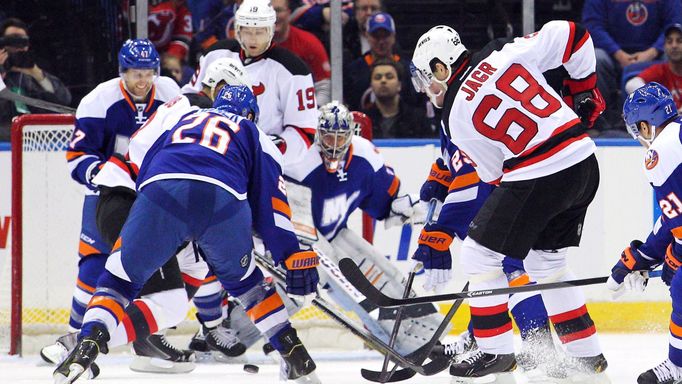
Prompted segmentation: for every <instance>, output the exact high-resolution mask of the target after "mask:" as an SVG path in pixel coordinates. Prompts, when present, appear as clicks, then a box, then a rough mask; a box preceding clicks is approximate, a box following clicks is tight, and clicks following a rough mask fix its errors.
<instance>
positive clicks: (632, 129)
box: [625, 122, 656, 148]
mask: <svg viewBox="0 0 682 384" xmlns="http://www.w3.org/2000/svg"><path fill="white" fill-rule="evenodd" d="M649 127H650V128H649V130H650V131H651V138H650V139H646V138H644V136H642V134H641V133H640V132H639V128H638V127H637V123H635V124H628V123H627V122H626V123H625V128H626V129H627V131H628V133H629V134H630V136H632V138H633V139H635V140H638V141H641V142H644V143H646V147H647V148H648V147H649V146H651V143H653V142H654V139H655V138H656V127H655V126H653V125H649Z"/></svg>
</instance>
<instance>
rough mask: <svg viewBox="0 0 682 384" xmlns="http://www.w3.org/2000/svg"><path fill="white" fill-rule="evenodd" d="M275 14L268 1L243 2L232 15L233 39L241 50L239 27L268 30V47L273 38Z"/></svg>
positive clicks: (249, 0)
mask: <svg viewBox="0 0 682 384" xmlns="http://www.w3.org/2000/svg"><path fill="white" fill-rule="evenodd" d="M276 21H277V13H276V12H275V9H274V8H273V7H272V4H270V0H244V2H242V4H241V5H240V6H239V9H237V12H235V15H234V25H235V27H234V29H235V37H236V38H237V41H239V44H240V45H241V46H242V48H243V49H246V48H245V47H244V43H242V41H241V38H240V34H239V30H240V29H241V27H263V28H267V29H268V36H269V39H268V46H269V45H270V43H271V42H272V38H273V36H275V22H276Z"/></svg>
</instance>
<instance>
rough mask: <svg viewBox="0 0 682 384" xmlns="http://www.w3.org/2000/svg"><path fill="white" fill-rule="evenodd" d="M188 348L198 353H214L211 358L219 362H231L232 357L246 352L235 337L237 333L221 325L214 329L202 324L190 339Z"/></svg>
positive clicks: (244, 347)
mask: <svg viewBox="0 0 682 384" xmlns="http://www.w3.org/2000/svg"><path fill="white" fill-rule="evenodd" d="M189 348H190V349H192V350H194V351H198V352H211V351H212V352H216V353H214V354H213V357H214V358H215V359H216V360H218V361H221V362H233V360H234V359H233V358H234V357H237V356H241V355H243V354H244V352H246V346H245V345H244V344H242V343H241V341H240V340H239V337H237V332H236V331H235V330H233V329H230V328H226V327H224V326H223V325H222V324H221V325H219V326H217V327H214V328H208V327H206V326H204V325H203V324H202V326H201V328H199V330H198V331H197V333H196V334H195V335H194V337H192V341H191V342H190V344H189Z"/></svg>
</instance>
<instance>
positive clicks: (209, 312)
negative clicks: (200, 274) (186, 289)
mask: <svg viewBox="0 0 682 384" xmlns="http://www.w3.org/2000/svg"><path fill="white" fill-rule="evenodd" d="M223 293H224V291H223V289H222V286H221V285H220V282H219V281H218V280H217V279H216V277H215V276H214V275H210V276H207V277H206V279H205V280H204V283H203V284H202V285H201V287H200V288H199V290H198V291H197V293H196V294H195V295H194V298H193V299H192V301H193V302H194V306H196V307H197V318H198V319H199V321H200V322H201V323H202V324H203V325H205V326H207V327H209V328H213V327H216V326H218V325H219V324H220V322H221V321H222V320H223V300H224V299H225V296H224V294H223Z"/></svg>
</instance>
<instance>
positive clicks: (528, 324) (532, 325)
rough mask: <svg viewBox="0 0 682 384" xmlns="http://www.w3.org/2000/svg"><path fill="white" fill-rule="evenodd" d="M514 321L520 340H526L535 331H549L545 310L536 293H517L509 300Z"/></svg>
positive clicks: (538, 294) (539, 296)
mask: <svg viewBox="0 0 682 384" xmlns="http://www.w3.org/2000/svg"><path fill="white" fill-rule="evenodd" d="M509 307H510V308H511V313H512V316H514V321H516V325H517V326H518V327H519V331H520V332H521V338H522V339H524V340H525V339H526V337H527V336H528V335H529V334H533V333H534V331H537V330H549V319H548V318H547V310H545V305H544V303H543V302H542V296H541V295H540V293H538V292H530V293H517V294H514V295H512V297H511V298H510V299H509Z"/></svg>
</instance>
